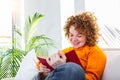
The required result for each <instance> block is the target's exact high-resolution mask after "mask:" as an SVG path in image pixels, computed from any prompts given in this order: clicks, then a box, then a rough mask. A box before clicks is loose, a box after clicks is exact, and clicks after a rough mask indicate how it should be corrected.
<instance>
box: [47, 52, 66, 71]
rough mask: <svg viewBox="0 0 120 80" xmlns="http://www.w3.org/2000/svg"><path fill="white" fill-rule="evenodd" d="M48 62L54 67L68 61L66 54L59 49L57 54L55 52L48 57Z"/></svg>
mask: <svg viewBox="0 0 120 80" xmlns="http://www.w3.org/2000/svg"><path fill="white" fill-rule="evenodd" d="M47 62H48V64H49V65H50V66H52V67H53V68H54V69H55V68H57V67H58V66H60V65H61V64H64V63H66V56H65V54H64V53H63V52H61V51H58V53H57V54H54V55H52V56H50V57H48V58H47Z"/></svg>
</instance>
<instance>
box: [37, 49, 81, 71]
mask: <svg viewBox="0 0 120 80" xmlns="http://www.w3.org/2000/svg"><path fill="white" fill-rule="evenodd" d="M65 56H66V57H67V60H66V62H74V63H76V64H78V65H81V63H80V61H79V58H78V56H77V55H76V53H75V51H74V50H72V51H69V52H67V53H66V54H65ZM37 58H38V59H39V60H40V62H41V63H42V64H43V65H45V66H47V68H49V69H50V70H51V71H52V70H54V68H52V67H51V66H50V65H49V64H48V63H47V61H46V59H44V58H41V57H37Z"/></svg>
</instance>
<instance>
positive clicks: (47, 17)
mask: <svg viewBox="0 0 120 80" xmlns="http://www.w3.org/2000/svg"><path fill="white" fill-rule="evenodd" d="M24 7H25V11H24V13H25V19H26V18H27V17H28V16H29V15H30V16H32V15H33V14H34V13H35V12H39V13H41V14H44V17H43V18H42V19H41V20H40V22H39V23H38V26H39V29H38V30H37V31H36V33H35V35H41V34H45V35H47V36H48V37H50V38H52V39H53V40H55V41H56V42H57V43H58V45H59V47H61V22H60V2H59V0H24Z"/></svg>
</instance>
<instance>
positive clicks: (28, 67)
mask: <svg viewBox="0 0 120 80" xmlns="http://www.w3.org/2000/svg"><path fill="white" fill-rule="evenodd" d="M36 62H37V58H36V55H35V51H34V50H32V51H30V52H29V53H28V54H27V55H26V56H25V57H24V59H23V60H22V63H21V64H20V68H19V70H18V72H17V75H16V76H15V79H14V80H33V78H34V76H35V75H36V74H38V70H37V68H36Z"/></svg>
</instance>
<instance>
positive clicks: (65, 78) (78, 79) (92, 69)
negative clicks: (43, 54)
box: [37, 12, 106, 80]
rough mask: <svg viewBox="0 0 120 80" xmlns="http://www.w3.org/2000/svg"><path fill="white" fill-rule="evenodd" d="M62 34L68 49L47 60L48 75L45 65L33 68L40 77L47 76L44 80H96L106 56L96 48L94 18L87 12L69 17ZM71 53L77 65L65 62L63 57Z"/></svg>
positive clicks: (101, 70) (95, 24) (96, 35)
mask: <svg viewBox="0 0 120 80" xmlns="http://www.w3.org/2000/svg"><path fill="white" fill-rule="evenodd" d="M64 31H65V36H66V37H67V38H68V40H69V42H70V43H71V45H72V46H71V47H68V48H65V49H63V50H61V51H58V52H57V53H56V54H54V55H52V56H50V57H48V58H47V62H48V64H49V65H50V66H52V67H53V68H54V70H53V71H52V72H51V71H50V69H48V68H47V67H46V66H45V65H43V64H41V63H40V64H37V65H38V66H37V67H38V69H39V70H40V73H45V74H47V76H46V77H45V80H100V79H101V77H102V74H103V71H104V68H105V64H106V56H105V54H104V52H103V51H102V49H101V48H100V47H99V46H98V45H97V42H98V38H99V33H98V24H97V19H96V17H95V16H94V15H93V14H92V13H90V12H83V13H80V14H76V15H73V16H70V17H69V18H68V19H67V21H66V24H65V27H64ZM72 50H74V51H75V52H76V54H77V56H78V58H79V61H80V63H81V64H80V65H78V64H76V63H72V62H66V59H67V57H66V56H65V53H67V52H69V51H72ZM40 76H41V75H40Z"/></svg>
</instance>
